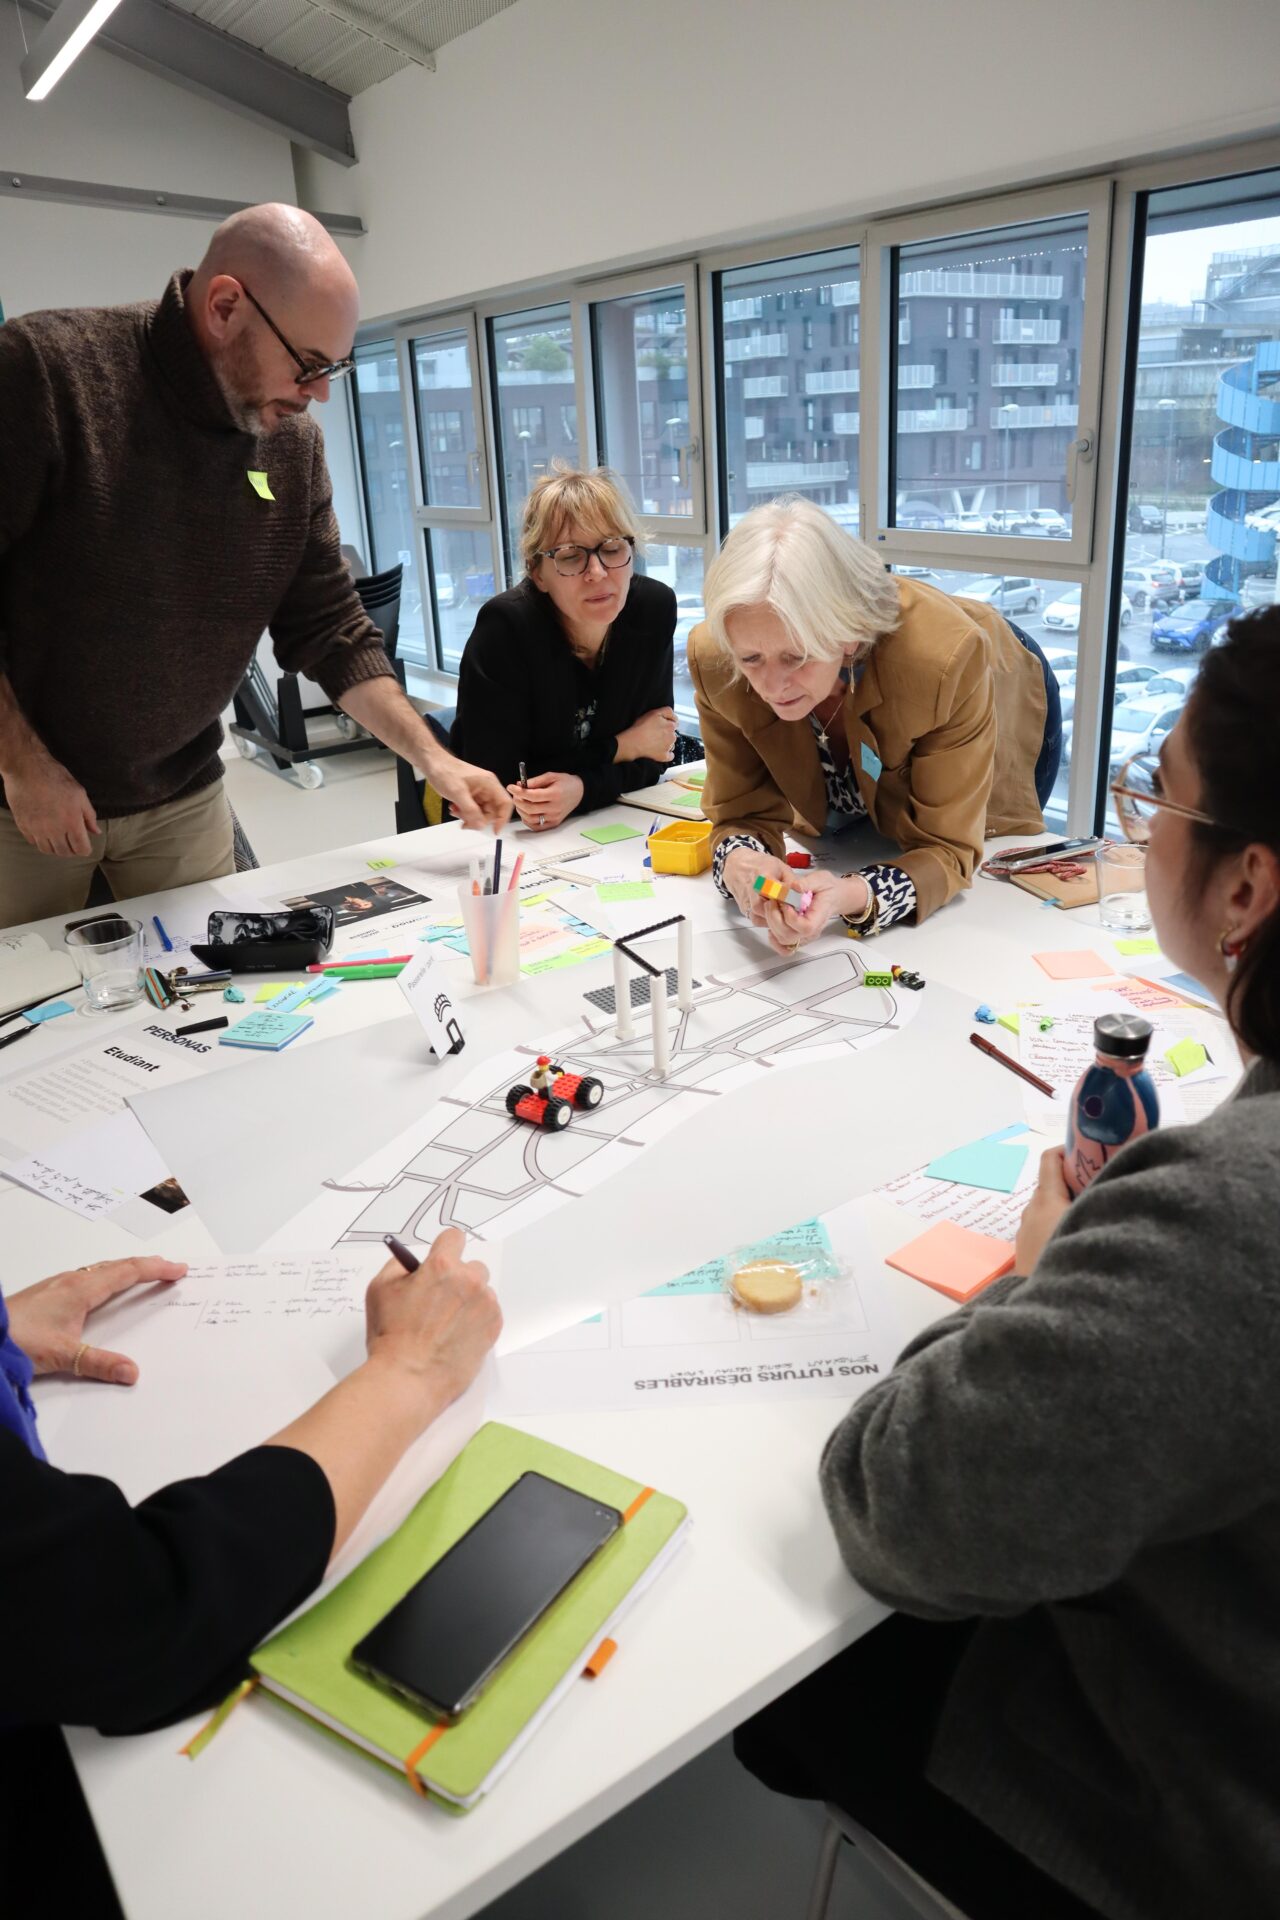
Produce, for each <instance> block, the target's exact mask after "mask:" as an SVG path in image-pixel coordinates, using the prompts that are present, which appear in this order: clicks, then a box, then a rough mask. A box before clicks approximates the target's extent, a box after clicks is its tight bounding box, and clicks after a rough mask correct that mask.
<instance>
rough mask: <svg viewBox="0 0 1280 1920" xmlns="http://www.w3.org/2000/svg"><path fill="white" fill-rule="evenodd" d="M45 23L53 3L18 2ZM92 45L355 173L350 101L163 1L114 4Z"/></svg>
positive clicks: (125, 0)
mask: <svg viewBox="0 0 1280 1920" xmlns="http://www.w3.org/2000/svg"><path fill="white" fill-rule="evenodd" d="M22 5H23V6H24V7H26V8H27V9H28V10H29V11H30V12H32V13H37V14H39V15H41V16H42V18H44V19H46V20H47V19H49V18H50V17H51V16H52V15H53V14H54V12H55V11H56V0H22ZM94 45H95V46H98V47H102V48H104V49H105V50H106V51H107V52H108V53H114V54H116V55H117V56H118V57H119V58H120V59H121V60H128V61H129V62H130V64H131V65H132V66H135V67H141V68H142V69H143V71H144V72H146V73H153V74H155V75H157V76H158V78H160V79H161V80H169V81H172V82H173V84H174V85H175V86H179V87H185V88H186V89H187V91H188V92H189V93H198V94H199V95H200V97H201V98H202V99H204V100H211V101H213V103H214V105H215V106H219V107H226V108H229V109H230V111H231V112H232V113H238V114H241V115H242V116H243V117H244V118H245V119H246V120H253V121H256V123H257V124H258V125H259V126H260V127H267V128H269V130H270V131H271V132H272V133H278V134H279V135H280V136H281V137H282V138H283V139H285V140H291V141H293V142H294V144H295V145H297V146H300V147H307V148H309V149H310V151H311V152H312V153H319V154H323V156H324V158H325V159H326V160H336V161H337V162H338V163H339V165H340V166H344V167H350V166H354V165H355V159H356V149H355V141H354V139H353V137H352V133H351V119H350V115H349V113H348V108H349V107H350V105H351V100H350V96H349V95H348V94H345V93H339V92H338V90H337V88H336V87H329V86H326V85H325V83H324V81H323V80H313V79H312V78H311V76H310V75H309V74H305V73H299V72H298V71H297V69H296V68H294V67H287V66H285V64H284V62H283V61H281V60H273V59H272V57H271V55H270V54H267V53H261V52H260V51H259V50H258V48H257V47H251V46H250V45H249V44H248V42H247V41H244V40H237V39H236V38H235V36H234V35H233V34H230V33H224V32H223V31H222V30H221V28H219V27H211V26H209V25H208V24H207V22H205V21H204V20H197V19H196V18H195V16H194V15H193V14H189V13H184V12H183V11H182V9H181V8H180V7H171V6H166V5H165V3H164V0H122V4H121V5H120V6H119V7H117V9H116V11H115V12H114V13H113V14H112V15H111V18H110V19H109V20H108V22H107V23H106V25H105V27H104V28H103V30H102V31H101V32H100V33H99V34H98V35H97V36H96V38H95V40H94Z"/></svg>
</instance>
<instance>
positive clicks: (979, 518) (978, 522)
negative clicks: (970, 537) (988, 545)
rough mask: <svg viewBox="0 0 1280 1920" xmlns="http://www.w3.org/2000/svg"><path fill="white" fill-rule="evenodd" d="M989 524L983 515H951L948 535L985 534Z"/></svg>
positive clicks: (947, 529)
mask: <svg viewBox="0 0 1280 1920" xmlns="http://www.w3.org/2000/svg"><path fill="white" fill-rule="evenodd" d="M986 530H987V522H986V517H985V515H983V514H981V513H949V514H948V515H947V524H946V531H947V532H948V533H985V532H986Z"/></svg>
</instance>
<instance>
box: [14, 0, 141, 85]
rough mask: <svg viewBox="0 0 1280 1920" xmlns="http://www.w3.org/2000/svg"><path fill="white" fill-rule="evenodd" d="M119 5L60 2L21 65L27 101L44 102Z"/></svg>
mask: <svg viewBox="0 0 1280 1920" xmlns="http://www.w3.org/2000/svg"><path fill="white" fill-rule="evenodd" d="M119 5H120V0H61V4H60V5H59V7H58V10H57V12H56V13H55V14H53V16H52V17H51V18H50V20H49V22H48V24H47V25H46V27H45V29H44V32H43V33H42V34H41V35H40V38H39V39H38V40H37V41H36V43H35V45H34V47H32V49H31V51H30V53H29V54H28V55H27V57H26V59H25V60H24V61H23V63H22V90H23V92H24V93H25V94H26V96H27V99H28V100H43V99H44V98H45V96H46V95H47V94H49V93H51V92H52V91H53V89H54V87H56V86H57V84H58V82H59V80H61V78H62V76H63V74H64V73H65V72H66V70H67V68H68V67H69V66H70V65H71V63H72V61H73V60H75V59H76V58H77V57H78V56H79V55H80V54H81V53H83V52H84V49H85V48H86V47H87V46H88V44H89V42H90V41H91V40H92V39H93V36H94V34H95V33H97V32H98V30H99V28H100V27H101V26H102V25H103V23H104V22H105V21H106V20H107V19H109V18H110V16H111V15H112V14H113V13H114V12H115V10H116V8H117V7H118V6H119Z"/></svg>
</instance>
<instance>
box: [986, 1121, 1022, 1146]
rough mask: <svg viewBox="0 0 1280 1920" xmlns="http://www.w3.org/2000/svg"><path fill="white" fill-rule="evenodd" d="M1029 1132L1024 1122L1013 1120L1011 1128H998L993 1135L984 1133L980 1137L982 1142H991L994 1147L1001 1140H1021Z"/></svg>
mask: <svg viewBox="0 0 1280 1920" xmlns="http://www.w3.org/2000/svg"><path fill="white" fill-rule="evenodd" d="M1029 1131H1030V1129H1029V1128H1028V1127H1027V1124H1026V1122H1025V1121H1023V1120H1015V1121H1014V1123H1013V1125H1012V1126H1011V1127H999V1128H998V1129H997V1130H996V1132H995V1133H984V1134H983V1136H982V1137H983V1139H984V1140H989V1141H991V1143H992V1145H993V1146H994V1145H995V1144H996V1143H997V1142H998V1141H1001V1140H1021V1139H1022V1137H1023V1135H1024V1134H1025V1133H1028V1132H1029Z"/></svg>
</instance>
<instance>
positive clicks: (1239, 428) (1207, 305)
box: [1106, 177, 1280, 772]
mask: <svg viewBox="0 0 1280 1920" xmlns="http://www.w3.org/2000/svg"><path fill="white" fill-rule="evenodd" d="M1253 185H1254V187H1255V189H1261V188H1262V187H1263V186H1264V185H1265V182H1263V181H1256V182H1254V183H1253ZM1274 189H1275V191H1274V193H1273V194H1272V196H1271V198H1270V200H1269V201H1267V200H1264V201H1261V202H1255V201H1254V200H1253V199H1252V198H1251V199H1250V200H1244V199H1242V198H1239V197H1237V198H1235V200H1234V203H1231V202H1228V203H1227V204H1223V205H1221V207H1220V208H1219V209H1217V210H1216V217H1215V210H1214V209H1209V208H1205V207H1204V206H1203V205H1197V204H1194V202H1195V201H1197V200H1200V201H1202V200H1203V197H1204V195H1203V190H1200V191H1199V192H1197V191H1196V190H1194V189H1191V190H1189V189H1179V190H1178V191H1176V192H1174V191H1170V192H1168V193H1164V194H1156V195H1153V196H1152V200H1151V203H1150V208H1149V215H1148V230H1147V240H1146V246H1145V251H1144V257H1143V261H1142V295H1141V298H1142V306H1141V314H1140V321H1139V334H1138V365H1137V369H1136V384H1135V392H1134V411H1133V421H1132V432H1131V437H1130V464H1129V474H1128V485H1127V491H1126V497H1125V517H1126V533H1125V558H1124V580H1123V585H1124V591H1125V592H1126V594H1127V595H1128V596H1129V600H1130V601H1131V603H1132V605H1133V615H1134V617H1133V622H1132V624H1131V625H1130V627H1129V628H1128V629H1127V630H1126V639H1127V642H1128V648H1129V653H1130V656H1131V658H1132V659H1134V660H1141V661H1144V662H1146V663H1147V664H1148V665H1150V666H1151V667H1152V668H1153V669H1154V670H1155V672H1156V674H1157V675H1158V676H1159V677H1158V680H1157V681H1155V682H1154V683H1153V684H1154V685H1155V686H1156V689H1157V690H1156V693H1155V694H1154V695H1152V694H1151V693H1150V690H1149V689H1148V697H1147V699H1146V700H1145V701H1144V703H1143V705H1144V708H1151V709H1152V711H1150V712H1149V713H1144V716H1143V717H1144V718H1146V719H1149V721H1150V726H1151V732H1152V740H1151V744H1154V743H1155V739H1156V738H1157V737H1158V733H1157V730H1158V729H1160V728H1161V726H1162V725H1164V726H1166V727H1167V713H1168V711H1175V712H1176V710H1177V709H1178V708H1179V707H1180V706H1181V704H1182V701H1183V700H1184V699H1185V696H1186V692H1187V688H1188V684H1189V682H1190V681H1191V680H1192V679H1193V678H1194V674H1195V669H1196V667H1197V665H1198V663H1199V660H1200V658H1201V656H1202V655H1203V654H1204V653H1205V652H1206V651H1207V650H1208V648H1209V647H1210V646H1212V645H1213V643H1214V642H1215V640H1217V639H1218V638H1219V637H1220V636H1221V634H1222V632H1223V629H1224V627H1225V625H1226V622H1227V620H1228V619H1229V618H1230V616H1231V615H1232V613H1234V612H1235V611H1237V610H1238V609H1241V608H1249V607H1253V606H1260V605H1263V604H1266V603H1268V602H1270V601H1272V600H1275V599H1276V598H1277V597H1280V596H1278V595H1277V581H1276V566H1277V537H1276V536H1277V531H1278V530H1280V212H1278V211H1277V206H1278V204H1280V202H1278V199H1277V196H1280V177H1276V178H1275V181H1274ZM1237 193H1238V189H1237ZM1188 201H1191V202H1192V203H1193V204H1191V205H1190V206H1189V205H1188V204H1187V203H1188ZM1161 701H1163V702H1164V703H1165V709H1166V711H1165V713H1164V714H1163V715H1162V714H1161V713H1160V712H1157V711H1155V710H1154V709H1155V707H1156V706H1157V705H1158V704H1159V702H1161ZM1134 717H1135V716H1134V715H1127V716H1125V718H1126V720H1128V721H1131V720H1132V719H1134ZM1119 720H1120V716H1119V715H1118V714H1117V715H1116V716H1115V718H1114V720H1113V725H1112V732H1111V743H1110V750H1109V753H1108V755H1107V763H1106V764H1107V766H1108V768H1109V770H1110V771H1112V772H1114V771H1115V770H1116V769H1117V768H1118V767H1119V765H1120V764H1121V762H1122V761H1123V760H1124V759H1126V758H1127V757H1128V755H1129V754H1130V753H1132V752H1137V751H1140V750H1143V749H1144V748H1145V747H1146V746H1147V745H1148V744H1149V742H1148V739H1147V738H1146V737H1145V736H1143V735H1140V734H1138V733H1135V731H1134V728H1133V727H1132V726H1131V725H1126V726H1123V727H1122V726H1121V725H1120V724H1119Z"/></svg>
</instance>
